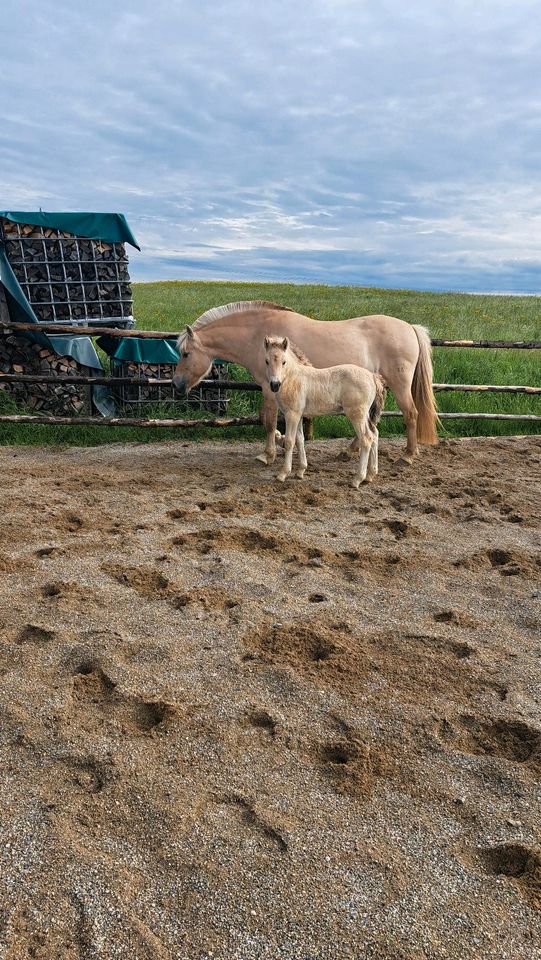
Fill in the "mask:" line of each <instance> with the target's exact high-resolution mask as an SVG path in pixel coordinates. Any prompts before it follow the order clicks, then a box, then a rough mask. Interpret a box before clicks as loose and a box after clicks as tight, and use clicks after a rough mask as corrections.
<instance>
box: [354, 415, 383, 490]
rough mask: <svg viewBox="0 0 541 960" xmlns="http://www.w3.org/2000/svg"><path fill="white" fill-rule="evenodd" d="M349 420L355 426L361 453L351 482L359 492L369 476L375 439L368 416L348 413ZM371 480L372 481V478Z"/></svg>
mask: <svg viewBox="0 0 541 960" xmlns="http://www.w3.org/2000/svg"><path fill="white" fill-rule="evenodd" d="M348 418H349V420H350V421H351V423H352V425H353V429H354V430H355V433H356V434H357V436H356V440H357V446H358V447H359V449H360V451H361V453H360V457H359V466H358V468H357V473H356V475H355V477H354V478H353V480H352V481H351V486H352V487H354V488H355V490H358V489H359V487H360V485H361V483H362V482H363V481H364V480H365V479H366V476H367V471H368V462H369V459H370V454H371V451H372V447H373V446H374V439H375V438H374V433H373V431H372V430H371V429H370V427H369V426H368V423H367V418H366V416H355V415H352V414H351V413H349V412H348ZM376 433H377V431H376ZM376 449H377V448H376ZM370 479H372V477H371V478H370Z"/></svg>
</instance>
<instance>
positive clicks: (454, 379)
mask: <svg viewBox="0 0 541 960" xmlns="http://www.w3.org/2000/svg"><path fill="white" fill-rule="evenodd" d="M250 299H261V300H274V301H276V302H277V303H283V304H285V305H287V306H290V307H293V308H294V309H295V310H298V311H299V312H301V313H304V314H307V315H308V316H313V317H317V318H318V319H321V320H342V319H346V318H347V317H354V316H362V315H365V314H371V313H385V314H390V315H392V316H396V317H401V318H402V319H403V320H407V321H409V322H410V323H421V324H423V325H424V326H426V327H428V329H429V331H430V334H431V336H433V337H442V338H445V339H474V340H475V339H502V340H541V298H540V297H506V296H477V295H471V294H454V293H417V292H415V291H411V290H378V289H369V288H363V287H327V286H316V285H297V284H271V283H224V282H216V283H208V282H176V281H171V282H160V283H145V284H134V302H135V316H136V318H137V326H138V327H139V329H141V330H171V331H173V332H178V331H180V330H181V329H183V328H184V326H185V325H186V324H187V323H190V322H192V321H193V320H195V319H196V318H197V317H198V316H199V315H200V314H201V313H203V312H204V311H205V310H207V309H208V308H209V307H213V306H217V305H218V304H223V303H229V302H230V301H234V300H250ZM235 374H236V375H237V376H238V377H240V378H243V377H244V378H245V379H246V378H248V375H247V374H245V373H244V372H243V371H242V370H240V369H239V370H236V371H235ZM434 380H435V381H436V382H441V383H492V384H517V385H518V384H527V385H530V386H541V360H540V355H539V351H536V350H480V349H474V350H467V349H444V348H435V349H434ZM437 400H438V406H439V408H440V410H441V411H449V412H451V411H471V412H473V411H479V412H487V413H488V412H493V413H534V414H541V398H540V397H535V396H530V397H528V396H524V395H523V396H513V395H510V394H493V393H492V394H491V393H484V394H471V393H469V394H468V393H456V392H453V393H438V394H437ZM258 408H259V396H258V395H257V394H242V393H234V394H233V395H232V399H231V402H230V404H229V411H230V413H231V414H232V415H237V416H244V415H249V414H250V413H252V412H254V411H256V410H257V409H258ZM387 409H391V410H392V409H396V407H395V404H394V401H393V398H392V397H391V396H390V397H389V399H388V403H387ZM0 411H2V412H5V413H9V412H17V411H15V409H14V408H13V404H12V402H11V400H10V399H9V398H7V397H2V396H0ZM19 412H22V411H19ZM164 412H165V411H164ZM540 427H541V424H535V423H533V424H528V423H520V421H507V422H497V421H494V422H490V421H488V422H487V421H474V420H472V421H447V422H445V424H444V434H448V435H453V436H466V435H467V436H472V435H478V434H517V433H538V432H541V430H540ZM381 433H382V435H383V436H391V435H397V434H402V433H403V423H402V420H401V419H399V418H396V419H395V418H390V419H387V420H383V421H382V427H381ZM349 435H351V428H350V426H349V424H348V423H347V421H346V420H344V418H341V417H324V418H321V419H320V420H318V421H317V423H316V436H324V437H330V436H333V437H336V436H349ZM179 437H189V438H192V439H199V440H201V439H208V438H215V439H233V438H234V439H238V438H239V437H242V438H245V439H256V438H257V439H260V438H261V437H262V430H261V429H260V428H258V427H253V428H252V427H249V428H237V429H233V428H232V429H230V430H216V429H214V430H212V429H205V428H196V429H192V430H189V431H181V430H165V429H164V430H160V429H156V430H142V429H137V428H133V429H132V428H130V427H126V428H123V427H118V428H109V427H47V426H38V425H36V426H34V425H30V426H27V425H20V426H18V425H12V424H2V425H0V442H1V443H3V444H25V443H47V444H75V445H93V444H99V443H111V442H119V441H120V442H122V441H129V440H136V441H139V442H150V441H152V440H164V439H168V440H172V439H176V438H179Z"/></svg>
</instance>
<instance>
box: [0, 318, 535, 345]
mask: <svg viewBox="0 0 541 960" xmlns="http://www.w3.org/2000/svg"><path fill="white" fill-rule="evenodd" d="M0 329H5V330H13V331H14V332H17V331H21V332H23V331H29V332H31V333H39V332H40V331H41V332H42V333H67V334H70V335H71V336H76V335H77V336H89V337H100V336H108V337H118V338H119V339H122V338H123V337H134V338H138V337H139V338H140V339H142V340H174V339H175V338H176V337H178V335H179V334H180V333H182V330H176V331H175V330H171V331H169V332H164V331H160V330H119V329H118V327H92V326H88V327H82V326H78V325H77V324H60V323H3V324H1V325H0ZM432 346H433V347H482V348H489V349H498V350H499V349H502V350H541V340H441V339H439V338H433V339H432Z"/></svg>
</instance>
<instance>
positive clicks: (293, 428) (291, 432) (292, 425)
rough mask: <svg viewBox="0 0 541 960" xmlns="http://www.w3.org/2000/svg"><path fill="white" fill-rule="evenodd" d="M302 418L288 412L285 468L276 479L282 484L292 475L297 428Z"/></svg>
mask: <svg viewBox="0 0 541 960" xmlns="http://www.w3.org/2000/svg"><path fill="white" fill-rule="evenodd" d="M300 419H301V417H300V414H298V413H294V412H293V411H288V412H287V413H286V436H285V440H284V453H285V456H284V466H283V467H282V469H281V470H280V473H277V474H276V479H277V480H280V481H281V482H282V483H283V482H284V480H285V479H286V477H288V476H289V474H290V473H291V467H292V463H293V448H294V446H295V438H296V436H297V428H298V426H299V421H300Z"/></svg>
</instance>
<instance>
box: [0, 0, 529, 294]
mask: <svg viewBox="0 0 541 960" xmlns="http://www.w3.org/2000/svg"><path fill="white" fill-rule="evenodd" d="M2 47H3V54H2V67H3V69H2V83H1V86H0V131H1V132H0V207H2V208H4V209H36V208H38V207H40V206H41V207H42V208H43V209H44V210H113V211H120V212H124V213H125V214H126V216H127V217H128V220H129V222H130V225H131V226H132V229H133V230H134V232H135V234H136V236H137V237H138V239H139V241H140V243H141V246H142V253H141V254H138V253H137V252H136V251H134V252H133V254H132V255H131V272H132V276H133V277H134V278H135V279H190V278H207V279H221V278H230V279H242V280H288V281H295V282H314V281H315V282H321V283H331V284H335V283H348V284H349V283H354V284H360V285H363V286H365V285H370V286H373V285H378V286H385V287H410V288H417V289H434V290H438V289H446V290H474V291H514V292H525V293H534V292H538V293H539V292H541V271H540V268H541V80H540V77H541V5H540V4H539V2H538V0H532V2H530V0H514V2H513V3H511V2H510V0H475V2H474V0H446V2H441V0H411V2H410V3H407V4H405V3H404V2H403V0H378V2H377V3H376V2H374V0H308V2H307V0H305V2H303V3H301V2H300V0H298V2H295V0H261V2H255V0H152V2H150V0H130V2H129V3H122V2H119V3H117V4H115V3H113V2H112V0H92V3H91V4H87V3H74V2H73V0H69V2H66V0H3V3H2Z"/></svg>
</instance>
